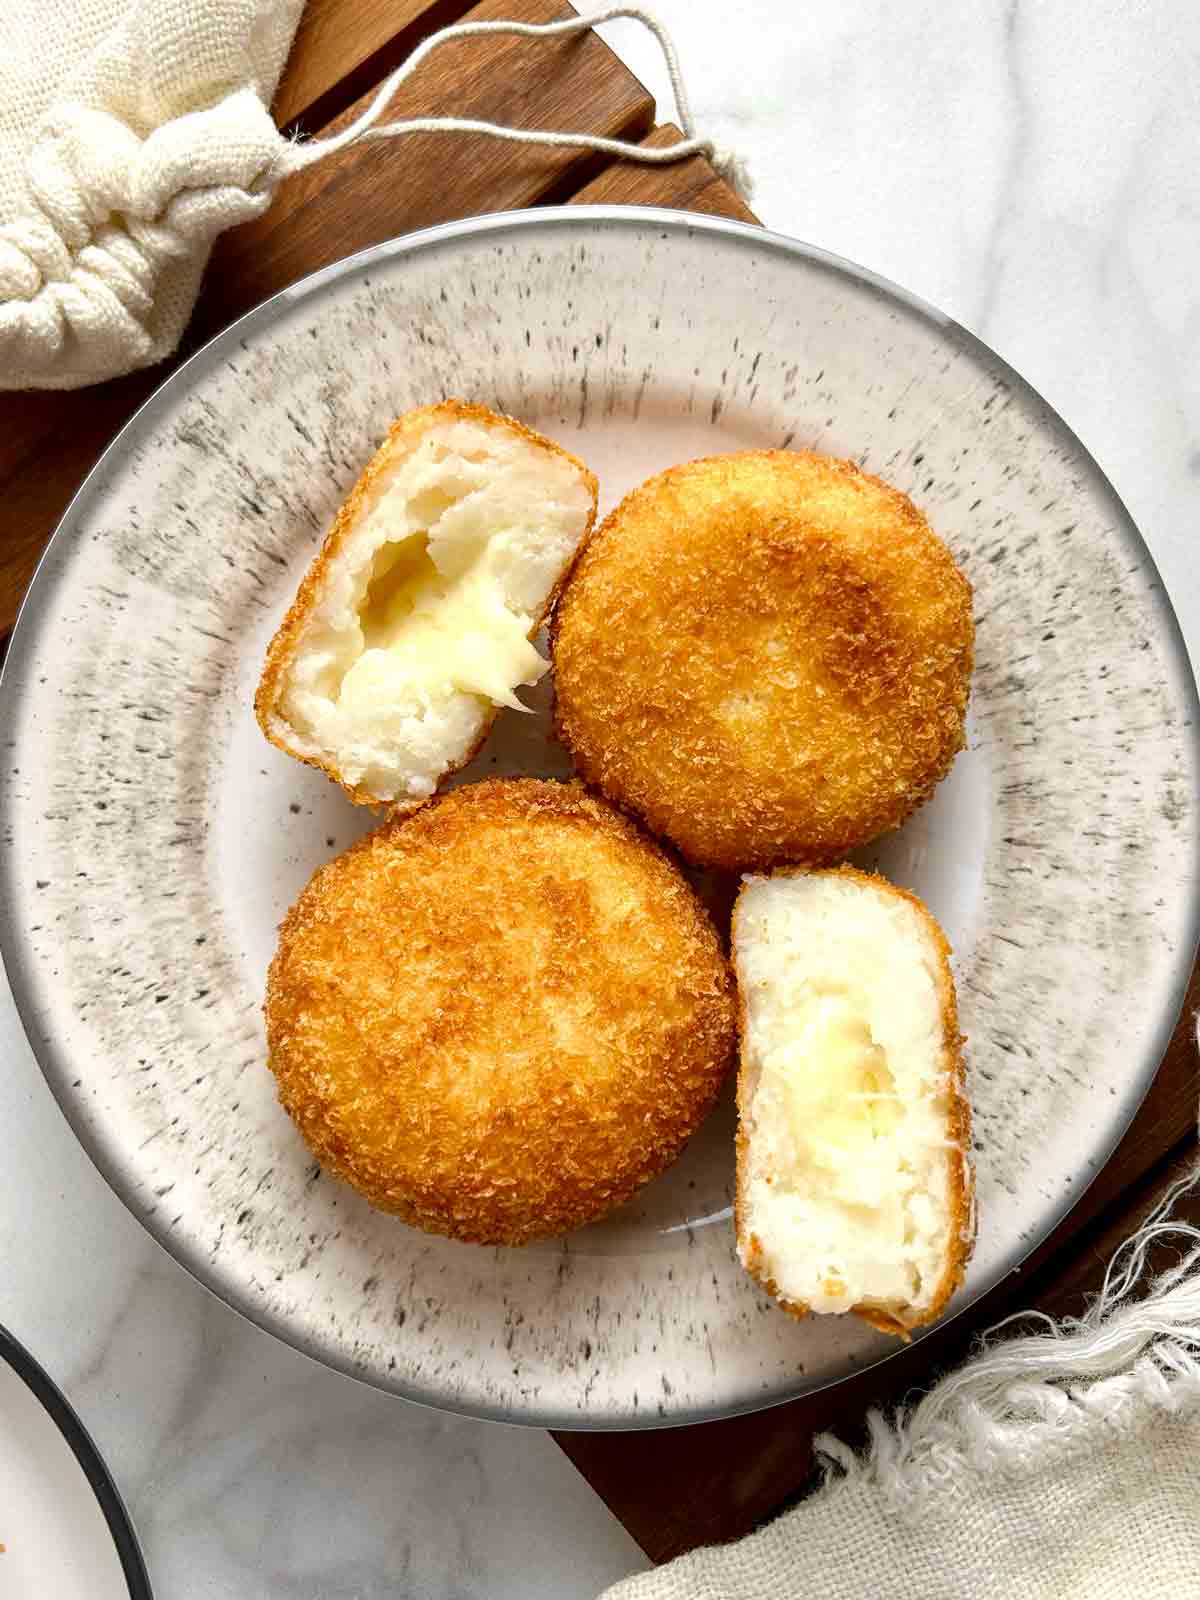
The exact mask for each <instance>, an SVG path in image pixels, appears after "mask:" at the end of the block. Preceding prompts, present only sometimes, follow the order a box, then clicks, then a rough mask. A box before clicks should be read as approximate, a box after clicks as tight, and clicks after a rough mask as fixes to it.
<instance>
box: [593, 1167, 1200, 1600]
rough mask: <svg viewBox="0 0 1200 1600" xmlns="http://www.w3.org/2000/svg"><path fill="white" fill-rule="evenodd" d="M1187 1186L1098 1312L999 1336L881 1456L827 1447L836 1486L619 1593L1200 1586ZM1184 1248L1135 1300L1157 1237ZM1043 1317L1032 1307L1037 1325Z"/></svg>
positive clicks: (975, 1598) (1053, 1599) (1065, 1599)
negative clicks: (1179, 1204)
mask: <svg viewBox="0 0 1200 1600" xmlns="http://www.w3.org/2000/svg"><path fill="white" fill-rule="evenodd" d="M1198 1180H1200V1173H1198V1174H1197V1175H1196V1176H1195V1177H1193V1178H1192V1179H1190V1180H1189V1183H1188V1184H1187V1185H1180V1186H1179V1188H1177V1189H1176V1190H1175V1191H1174V1192H1173V1193H1172V1194H1171V1195H1170V1196H1169V1197H1168V1199H1167V1200H1166V1201H1165V1202H1164V1205H1163V1206H1162V1207H1161V1208H1160V1209H1159V1211H1158V1212H1157V1213H1156V1214H1155V1216H1154V1217H1152V1218H1151V1219H1150V1221H1149V1222H1148V1223H1147V1224H1146V1225H1145V1227H1144V1228H1142V1229H1141V1230H1140V1232H1139V1233H1138V1234H1137V1235H1136V1236H1135V1237H1134V1238H1133V1239H1131V1240H1129V1241H1128V1242H1127V1243H1126V1245H1125V1246H1124V1247H1123V1248H1122V1249H1121V1250H1120V1251H1119V1252H1118V1254H1117V1257H1116V1258H1115V1259H1114V1261H1113V1263H1112V1266H1111V1267H1110V1269H1109V1273H1108V1277H1107V1280H1106V1282H1105V1286H1104V1290H1103V1293H1102V1294H1101V1296H1100V1297H1099V1299H1098V1300H1097V1302H1096V1304H1095V1305H1094V1306H1093V1307H1092V1308H1091V1310H1090V1311H1089V1313H1088V1314H1087V1315H1086V1316H1085V1317H1083V1318H1082V1319H1081V1320H1078V1321H1070V1322H1067V1323H1064V1324H1061V1325H1058V1326H1056V1325H1055V1324H1053V1323H1051V1322H1050V1321H1049V1320H1048V1319H1042V1320H1044V1322H1045V1327H1044V1329H1043V1330H1042V1331H1039V1332H1035V1333H1030V1334H1026V1335H1024V1336H1014V1337H1009V1338H1002V1337H998V1335H999V1334H1000V1333H1001V1330H1000V1329H996V1330H993V1333H992V1334H991V1335H990V1336H989V1338H988V1340H987V1341H986V1343H985V1347H984V1349H983V1351H982V1352H981V1353H980V1354H979V1355H977V1356H976V1357H975V1358H974V1359H973V1360H972V1361H970V1362H969V1363H968V1364H967V1365H966V1366H964V1367H962V1368H960V1369H959V1370H958V1371H957V1372H954V1373H951V1374H950V1375H949V1376H948V1377H946V1378H944V1379H943V1380H942V1381H941V1382H940V1383H939V1384H938V1385H937V1387H936V1388H935V1389H933V1390H932V1391H931V1392H930V1393H929V1394H927V1395H926V1396H925V1397H924V1398H923V1399H922V1400H921V1401H920V1402H919V1403H918V1404H917V1405H916V1406H915V1407H914V1408H913V1409H912V1410H911V1411H909V1412H908V1413H907V1414H903V1415H901V1416H899V1417H898V1418H896V1419H895V1421H894V1423H888V1422H886V1421H885V1420H884V1419H883V1418H882V1417H881V1416H879V1415H873V1416H872V1418H871V1439H872V1442H871V1446H870V1449H869V1451H868V1453H867V1454H866V1455H865V1456H863V1457H857V1456H854V1455H852V1454H851V1453H850V1452H849V1451H848V1450H846V1449H845V1448H844V1447H843V1446H841V1445H839V1444H838V1443H837V1442H836V1441H835V1440H833V1439H830V1438H828V1437H825V1438H823V1439H822V1440H821V1441H820V1447H821V1449H822V1450H823V1451H824V1452H825V1453H826V1456H827V1458H828V1460H829V1463H830V1465H829V1474H828V1477H827V1480H826V1483H825V1485H824V1487H823V1488H822V1489H820V1490H819V1491H818V1492H817V1493H816V1494H814V1495H813V1496H812V1498H810V1499H809V1500H806V1501H805V1502H804V1503H803V1504H802V1505H800V1506H798V1507H797V1508H796V1509H795V1510H793V1511H789V1512H787V1513H785V1514H784V1515H783V1516H782V1517H780V1518H778V1519H777V1520H776V1521H775V1522H773V1523H771V1524H770V1525H769V1526H768V1527H766V1528H765V1529H763V1530H762V1531H761V1532H759V1533H756V1534H753V1535H751V1536H750V1537H749V1538H747V1539H743V1540H741V1541H740V1542H739V1543H737V1544H731V1545H725V1546H721V1547H716V1548H712V1549H707V1550H697V1551H694V1552H693V1553H692V1554H690V1555H686V1556H683V1557H681V1558H680V1559H679V1560H678V1561H675V1562H672V1563H671V1564H670V1565H668V1566H665V1567H661V1568H659V1569H658V1570H657V1571H653V1572H649V1573H645V1574H644V1575H642V1576H640V1577H636V1578H630V1579H628V1580H627V1581H626V1582H624V1583H619V1584H617V1585H616V1587H615V1588H612V1589H610V1590H608V1591H607V1594H606V1595H605V1597H604V1600H883V1597H886V1600H1085V1597H1086V1600H1196V1597H1197V1596H1198V1595H1200V1231H1198V1230H1197V1229H1195V1228H1192V1227H1188V1226H1185V1225H1183V1224H1174V1223H1172V1222H1171V1221H1170V1220H1169V1210H1170V1208H1171V1206H1172V1205H1173V1203H1174V1202H1175V1201H1176V1200H1177V1198H1178V1195H1179V1193H1180V1192H1181V1190H1182V1189H1183V1188H1185V1187H1191V1186H1194V1185H1195V1184H1196V1182H1197V1181H1198ZM1168 1236H1173V1242H1174V1243H1175V1244H1177V1245H1178V1247H1179V1249H1180V1251H1181V1254H1182V1260H1181V1261H1180V1263H1179V1264H1178V1265H1177V1266H1176V1267H1174V1268H1173V1269H1171V1270H1170V1271H1168V1272H1166V1273H1165V1274H1164V1275H1163V1276H1161V1277H1160V1278H1158V1279H1157V1281H1156V1282H1155V1283H1154V1284H1153V1286H1152V1287H1151V1290H1150V1292H1149V1294H1148V1295H1146V1297H1145V1298H1143V1299H1140V1300H1134V1299H1133V1298H1132V1295H1133V1293H1134V1291H1135V1289H1137V1288H1138V1286H1139V1284H1140V1283H1141V1280H1142V1279H1143V1277H1144V1274H1145V1271H1146V1257H1147V1252H1148V1250H1149V1248H1150V1246H1151V1245H1152V1244H1153V1243H1155V1242H1156V1241H1158V1240H1161V1239H1163V1238H1164V1237H1168ZM1021 1320H1025V1319H1021Z"/></svg>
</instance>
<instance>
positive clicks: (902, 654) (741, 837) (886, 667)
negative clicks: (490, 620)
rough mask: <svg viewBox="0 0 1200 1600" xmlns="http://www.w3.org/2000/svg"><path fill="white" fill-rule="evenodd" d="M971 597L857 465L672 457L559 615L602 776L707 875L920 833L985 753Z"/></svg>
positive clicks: (817, 459) (584, 733) (782, 456)
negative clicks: (973, 682) (950, 783)
mask: <svg viewBox="0 0 1200 1600" xmlns="http://www.w3.org/2000/svg"><path fill="white" fill-rule="evenodd" d="M973 641H974V627H973V623H972V618H971V589H970V585H969V584H968V582H967V580H966V578H965V577H964V576H963V575H962V573H961V572H960V571H959V570H958V568H957V567H956V566H955V563H954V559H953V557H952V556H951V554H950V552H949V550H947V548H946V546H945V545H944V544H943V543H942V542H941V540H940V539H938V538H937V537H936V535H935V534H934V533H933V532H932V531H931V529H930V527H929V525H928V523H927V522H926V520H925V518H924V517H923V516H922V515H921V513H920V512H919V511H918V510H917V508H916V507H915V506H914V505H913V504H912V502H911V501H910V500H909V499H908V498H907V497H906V496H905V495H903V494H901V493H900V492H899V491H898V490H896V489H893V488H891V487H890V486H889V485H888V484H886V483H883V482H882V481H881V480H880V479H878V478H874V477H871V476H870V475H869V474H867V473H864V472H861V471H860V470H859V469H858V467H856V466H855V465H854V464H853V463H852V462H849V461H839V460H835V459H833V458H832V457H829V456H822V455H817V454H814V453H812V452H793V451H787V450H750V451H746V452H743V453H739V454H734V455H726V456H712V457H709V458H707V459H704V460H700V461H692V462H688V463H686V464H685V465H683V466H678V467H672V468H671V469H670V470H669V471H667V472H664V473H662V474H660V475H659V476H658V477H656V478H651V479H650V480H649V482H647V483H645V484H643V485H642V486H641V488H639V489H635V490H634V491H633V493H632V494H630V495H628V496H627V497H626V498H625V499H624V500H623V501H622V502H621V504H620V505H619V506H617V508H616V509H615V510H614V511H613V512H612V513H611V514H610V515H609V516H608V517H607V518H606V520H605V521H604V523H603V524H602V525H601V526H600V528H598V529H597V530H596V532H595V533H594V534H593V535H592V537H591V539H590V541H589V542H588V543H587V544H586V545H585V546H584V548H583V550H582V553H581V555H580V556H579V558H578V560H577V561H576V564H575V566H574V569H573V571H572V574H571V577H570V579H569V581H568V583H567V585H566V587H565V588H564V590H563V593H562V596H561V598H560V600H559V603H558V606H557V610H556V613H555V617H554V623H553V630H552V641H551V642H552V648H553V655H554V669H555V687H556V695H557V701H556V717H557V725H558V731H559V734H560V737H561V738H562V739H563V741H564V743H565V744H566V745H567V746H568V748H569V749H570V751H571V753H572V755H573V757H574V759H575V763H576V766H577V767H578V770H579V772H580V775H581V776H582V777H583V778H585V779H586V780H587V782H588V783H590V784H592V785H594V786H595V787H596V788H598V789H600V790H601V792H602V793H604V794H605V795H607V796H608V798H609V799H610V800H613V801H615V802H617V803H618V804H619V805H622V806H625V807H627V808H628V809H630V810H631V811H634V812H636V813H637V814H638V815H640V816H641V817H642V818H643V819H644V820H645V821H646V823H647V824H648V826H649V827H650V829H651V831H652V832H654V833H656V834H659V835H661V836H665V837H666V838H668V839H670V840H672V841H673V842H674V843H675V844H676V845H677V846H678V847H679V849H680V850H681V851H682V852H683V854H684V855H685V856H687V857H688V858H689V859H690V860H692V861H694V862H697V863H700V864H702V865H706V866H715V867H735V868H746V867H754V868H762V867H769V866H773V865H775V864H777V863H781V862H788V861H791V862H805V863H808V864H811V865H820V864H823V863H825V862H829V861H833V860H836V859H837V858H838V857H839V856H841V855H844V854H845V853H846V852H847V851H848V850H850V849H852V848H853V847H854V846H856V845H859V844H862V843H864V842H865V841H866V840H868V839H872V838H874V837H875V836H876V835H878V834H880V833H883V832H885V831H886V830H887V829H889V828H895V827H897V826H899V824H900V823H901V822H903V821H904V819H905V818H906V817H907V816H908V815H909V814H910V813H911V812H912V811H913V810H914V808H915V807H916V806H918V805H919V804H920V803H921V802H922V801H923V800H925V799H926V798H927V797H928V795H929V794H930V793H931V792H932V790H933V788H934V787H935V785H936V784H937V783H938V781H939V780H940V779H941V778H942V777H943V776H944V775H945V773H946V772H947V770H948V769H949V767H950V764H951V762H952V760H953V759H954V756H955V754H956V752H957V751H958V750H959V749H961V748H962V745H963V719H964V716H965V712H966V705H967V694H968V686H969V679H970V674H971V667H972V655H973Z"/></svg>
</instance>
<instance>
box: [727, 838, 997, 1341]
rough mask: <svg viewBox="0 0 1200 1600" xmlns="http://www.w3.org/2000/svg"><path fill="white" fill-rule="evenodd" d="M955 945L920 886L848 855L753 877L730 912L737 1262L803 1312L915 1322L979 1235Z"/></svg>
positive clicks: (892, 1328) (945, 1292) (930, 1309)
mask: <svg viewBox="0 0 1200 1600" xmlns="http://www.w3.org/2000/svg"><path fill="white" fill-rule="evenodd" d="M948 955H949V949H948V946H947V944H946V940H945V938H944V936H943V934H942V931H941V929H940V928H939V927H938V925H937V923H936V922H935V921H934V919H933V917H932V916H931V915H930V914H929V912H928V911H927V910H926V909H925V907H924V906H923V905H922V904H921V902H920V901H919V900H917V899H916V898H915V896H913V895H911V894H908V893H906V892H905V891H904V890H902V889H897V888H895V887H894V886H893V885H891V884H889V883H886V882H885V881H884V880H883V879H881V878H877V877H873V876H870V875H868V874H865V873H862V872H858V871H856V870H854V869H853V868H849V867H841V868H838V869H836V870H833V871H824V872H819V871H803V870H795V871H781V872H776V873H774V874H773V875H771V876H769V877H747V878H746V879H745V880H744V882H743V887H742V890H741V893H740V894H739V897H738V901H737V905H736V908H735V911H734V925H733V956H734V967H735V972H736V978H737V985H738V996H739V1002H738V1003H739V1017H740V1035H741V1061H740V1068H739V1077H738V1112H739V1130H738V1136H737V1203H736V1224H737V1242H738V1251H739V1254H740V1256H741V1259H742V1262H743V1264H744V1266H745V1267H746V1268H747V1270H748V1271H749V1272H750V1273H751V1275H752V1276H753V1277H754V1278H755V1279H756V1280H757V1281H758V1282H759V1283H760V1284H761V1285H762V1286H763V1287H764V1288H765V1289H766V1291H767V1293H768V1294H770V1295H771V1296H773V1297H774V1299H775V1300H777V1301H778V1302H779V1304H780V1305H781V1306H782V1307H783V1308H784V1309H785V1310H786V1311H789V1312H791V1313H792V1314H793V1315H795V1316H798V1317H802V1316H806V1315H808V1314H809V1313H810V1312H825V1313H836V1312H847V1311H852V1312H855V1313H857V1315H858V1316H860V1317H862V1318H864V1319H865V1320H866V1321H868V1322H870V1323H873V1324H874V1325H875V1326H876V1327H877V1328H880V1329H883V1330H884V1331H886V1332H889V1333H894V1334H898V1335H899V1336H900V1337H901V1338H907V1337H908V1333H909V1330H910V1329H912V1328H916V1327H920V1326H921V1325H923V1324H925V1323H928V1322H932V1321H933V1320H934V1319H935V1318H937V1317H939V1316H940V1315H941V1313H942V1311H943V1309H944V1308H945V1305H946V1302H947V1301H948V1300H949V1298H950V1296H951V1294H952V1293H953V1291H954V1290H955V1288H956V1287H957V1286H958V1285H959V1283H960V1282H961V1281H962V1276H963V1270H964V1267H965V1265H966V1262H967V1259H968V1257H969V1256H970V1253H971V1248H972V1244H973V1240H974V1184H973V1174H972V1168H971V1162H970V1157H969V1150H970V1113H969V1108H968V1104H967V1099H966V1092H965V1088H964V1081H963V1058H962V1049H961V1044H962V1041H961V1040H960V1037H959V1033H958V1022H957V1013H956V1007H955V996H954V982H953V979H952V977H951V973H950V966H949V962H948Z"/></svg>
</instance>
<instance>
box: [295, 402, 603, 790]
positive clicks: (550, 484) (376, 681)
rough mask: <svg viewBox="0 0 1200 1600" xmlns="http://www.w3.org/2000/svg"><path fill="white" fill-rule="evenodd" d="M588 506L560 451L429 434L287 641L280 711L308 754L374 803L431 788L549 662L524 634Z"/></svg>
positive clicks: (368, 512) (500, 433) (374, 502)
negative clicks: (290, 643)
mask: <svg viewBox="0 0 1200 1600" xmlns="http://www.w3.org/2000/svg"><path fill="white" fill-rule="evenodd" d="M589 511H590V494H589V491H588V489H587V487H586V485H585V484H584V483H583V482H582V481H581V478H580V474H579V472H578V470H577V469H576V468H575V467H574V466H573V464H572V463H571V462H570V461H568V460H566V459H565V458H563V457H560V456H556V455H553V454H551V453H550V452H548V451H546V450H545V449H543V448H539V447H538V446H537V445H536V444H534V443H532V442H530V441H528V440H526V439H524V438H522V437H521V436H519V435H517V434H515V433H512V432H509V431H507V430H499V429H489V428H485V427H484V426H482V425H481V424H479V423H476V422H466V421H455V422H451V423H446V424H442V425H440V426H439V427H437V428H435V429H432V430H431V431H430V433H429V434H427V435H426V436H425V438H424V439H423V440H422V441H421V443H420V444H419V445H418V446H417V448H416V449H415V450H413V451H412V452H411V453H410V454H408V455H407V456H405V457H404V459H403V460H401V461H400V462H399V463H398V464H397V465H396V466H395V467H393V468H392V469H391V470H390V471H389V472H387V473H385V474H383V475H382V477H381V479H379V480H377V481H376V483H375V484H374V485H373V490H372V495H371V498H370V500H369V502H368V504H367V505H366V506H364V508H363V509H362V512H361V513H360V516H359V519H358V521H357V523H356V525H355V526H354V528H353V529H352V531H351V533H350V535H349V536H348V538H347V539H346V542H345V544H344V546H343V548H342V550H341V552H340V554H339V556H338V558H336V560H335V562H334V563H333V564H332V565H331V569H330V570H329V572H328V574H327V578H326V583H325V588H324V591H323V593H322V595H321V597H320V599H319V601H318V603H317V605H316V606H315V607H314V609H313V612H312V614H311V616H310V617H309V619H308V622H307V626H306V630H305V634H304V637H303V639H302V640H301V642H300V646H299V648H298V649H297V650H296V651H295V652H294V655H293V658H292V661H291V663H290V668H289V672H288V676H287V680H286V682H285V684H284V688H283V693H282V695H281V698H280V709H281V711H282V712H283V714H284V716H285V717H286V719H287V721H288V723H289V725H290V728H291V731H292V734H293V737H294V738H297V739H298V740H299V741H300V742H301V744H302V745H303V746H304V748H303V749H302V752H301V753H304V754H309V753H313V754H317V755H321V756H324V757H326V758H329V759H331V760H333V761H335V762H336V765H337V766H338V768H339V770H340V772H341V774H342V777H343V779H344V780H345V781H346V782H348V783H349V784H352V785H356V786H361V787H363V788H365V789H367V790H369V791H370V792H371V793H372V794H373V795H376V796H377V797H378V798H379V799H381V800H393V799H398V798H413V797H415V798H423V797H425V796H427V795H430V794H432V793H433V791H434V789H435V788H436V786H437V782H438V779H439V777H440V776H441V775H442V773H443V772H445V771H446V770H447V769H448V768H450V767H452V766H454V765H456V764H457V763H458V762H460V761H461V760H462V759H464V758H465V756H466V755H468V754H469V753H470V750H471V749H472V747H473V745H474V744H475V742H476V741H477V739H478V737H479V735H480V733H481V731H482V729H483V728H484V727H485V725H486V721H487V718H488V717H489V716H490V715H491V711H492V707H494V706H509V707H512V708H513V709H515V710H523V709H524V708H523V707H522V705H521V702H520V700H519V699H518V698H517V696H516V693H515V690H516V689H517V688H518V687H519V686H520V685H522V684H533V683H536V682H537V681H538V679H539V678H540V677H541V676H542V674H543V673H544V672H545V671H546V670H547V667H548V665H549V664H548V662H546V661H545V660H544V659H543V657H542V656H541V654H540V653H539V652H538V650H537V649H536V647H535V646H534V645H533V643H532V642H531V641H530V638H529V635H530V633H531V632H532V631H533V628H534V624H535V621H536V620H537V619H538V618H539V617H540V616H541V614H542V612H543V610H544V607H545V603H546V600H547V598H548V596H549V594H550V592H551V591H552V589H553V587H554V585H555V583H556V582H557V581H558V578H559V577H560V575H561V573H562V571H563V569H564V567H565V566H566V564H567V563H568V562H569V560H570V558H571V556H572V554H573V552H574V549H575V545H576V544H577V542H578V540H579V538H580V536H581V534H582V532H583V529H584V527H585V526H586V523H587V518H588V514H589Z"/></svg>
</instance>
